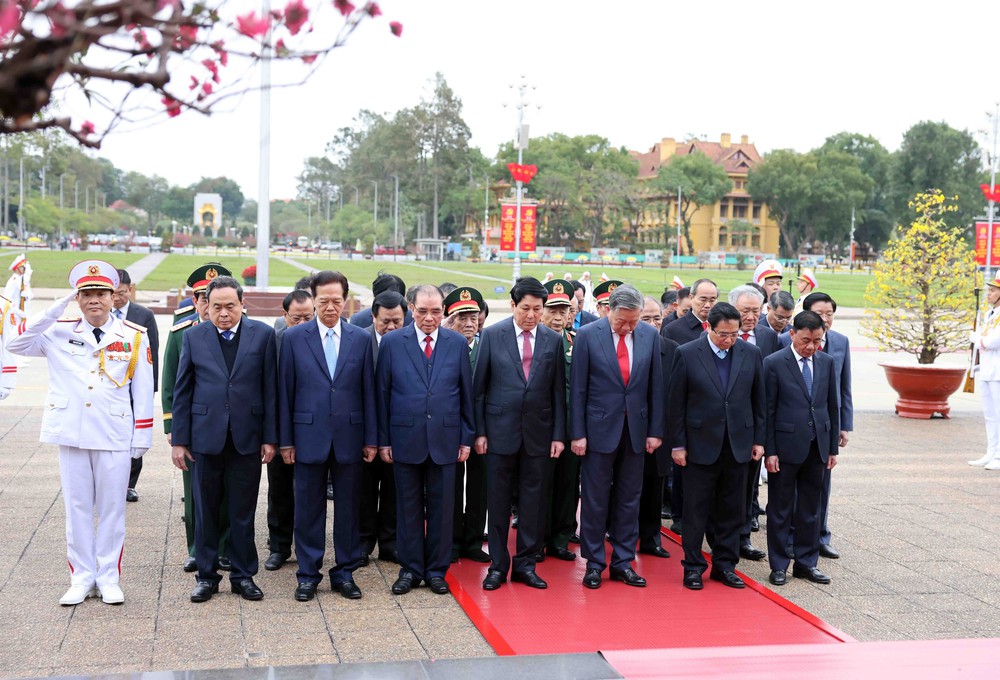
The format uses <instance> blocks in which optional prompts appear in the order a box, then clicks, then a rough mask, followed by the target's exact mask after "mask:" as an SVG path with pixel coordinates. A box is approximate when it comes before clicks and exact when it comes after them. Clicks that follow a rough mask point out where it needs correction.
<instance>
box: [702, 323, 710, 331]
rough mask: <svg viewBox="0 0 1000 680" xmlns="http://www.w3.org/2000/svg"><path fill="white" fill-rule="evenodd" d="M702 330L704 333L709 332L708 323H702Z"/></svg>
mask: <svg viewBox="0 0 1000 680" xmlns="http://www.w3.org/2000/svg"><path fill="white" fill-rule="evenodd" d="M701 330H703V331H707V330H708V322H707V321H702V322H701Z"/></svg>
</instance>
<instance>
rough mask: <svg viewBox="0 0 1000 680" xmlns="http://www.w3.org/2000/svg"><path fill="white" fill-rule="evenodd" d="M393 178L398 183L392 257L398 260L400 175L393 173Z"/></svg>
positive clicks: (393, 207) (393, 201)
mask: <svg viewBox="0 0 1000 680" xmlns="http://www.w3.org/2000/svg"><path fill="white" fill-rule="evenodd" d="M392 179H393V180H394V181H395V183H396V189H395V195H394V197H393V200H392V209H393V212H394V213H395V215H394V217H393V221H394V222H395V226H394V227H393V233H392V259H393V261H394V262H395V261H396V254H397V251H398V250H399V175H393V176H392Z"/></svg>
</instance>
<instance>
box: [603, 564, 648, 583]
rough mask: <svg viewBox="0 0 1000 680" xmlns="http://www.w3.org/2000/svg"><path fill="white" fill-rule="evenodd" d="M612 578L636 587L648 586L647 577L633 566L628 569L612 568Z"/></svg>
mask: <svg viewBox="0 0 1000 680" xmlns="http://www.w3.org/2000/svg"><path fill="white" fill-rule="evenodd" d="M611 580H612V581H621V582H622V583H624V584H625V585H627V586H635V587H636V588H645V587H646V579H644V578H643V577H641V576H639V574H637V573H635V569H633V568H631V567H629V568H628V569H612V570H611Z"/></svg>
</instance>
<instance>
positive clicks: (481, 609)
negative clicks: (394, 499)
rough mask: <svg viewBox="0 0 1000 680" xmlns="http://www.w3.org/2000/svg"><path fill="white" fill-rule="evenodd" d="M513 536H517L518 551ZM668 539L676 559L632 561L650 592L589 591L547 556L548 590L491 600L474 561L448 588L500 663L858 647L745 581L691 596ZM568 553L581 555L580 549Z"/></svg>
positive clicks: (572, 570) (454, 570)
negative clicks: (520, 657)
mask: <svg viewBox="0 0 1000 680" xmlns="http://www.w3.org/2000/svg"><path fill="white" fill-rule="evenodd" d="M515 534H516V532H514V531H512V532H511V543H512V545H511V548H512V552H513V541H514V535H515ZM665 538H668V539H671V540H665V541H664V547H666V548H667V550H669V551H670V553H671V557H670V559H667V560H664V559H659V558H655V557H646V556H639V557H638V559H637V560H636V571H638V572H639V573H640V574H641V575H642V576H643V577H645V578H646V580H647V581H648V583H649V585H648V586H647V587H646V588H633V587H629V586H626V585H624V584H623V583H618V582H614V581H609V580H608V579H607V575H608V572H607V571H605V572H604V576H605V580H604V584H603V585H602V586H601V588H600V589H599V590H588V589H587V588H584V587H583V584H582V583H581V580H582V579H583V573H584V571H585V568H586V562H585V561H584V560H583V559H582V558H578V559H577V560H576V561H575V562H562V561H560V560H556V559H553V558H549V559H547V560H545V562H543V563H542V564H540V565H538V569H537V571H538V575H539V576H541V577H542V578H544V579H545V580H546V581H548V584H549V587H548V589H547V590H535V589H533V588H528V587H527V586H525V585H522V584H520V583H513V584H512V583H509V582H508V583H506V584H504V586H503V587H502V588H500V590H495V591H493V592H486V591H484V590H483V588H482V581H483V577H484V576H485V575H486V571H487V568H488V565H484V564H478V563H476V562H472V561H469V560H461V561H459V562H458V563H456V564H453V565H452V566H451V569H450V570H449V572H448V582H449V583H450V584H451V588H452V592H453V593H454V594H455V598H456V599H457V600H458V602H459V604H460V605H461V606H462V608H463V609H464V610H465V612H466V613H467V614H468V615H469V618H470V619H472V621H473V623H474V624H475V625H476V627H477V628H478V629H479V631H480V632H481V633H482V634H483V636H484V637H485V638H486V640H487V642H489V643H490V645H491V646H492V647H493V649H494V650H495V651H496V652H497V653H498V654H502V655H505V654H562V653H574V652H594V651H604V650H626V649H629V650H635V649H640V650H641V649H661V648H671V647H725V646H732V645H779V644H780V645H788V644H828V643H835V642H845V641H852V638H850V637H849V636H848V635H846V634H844V633H842V632H840V631H838V630H837V629H835V628H833V627H832V626H829V625H827V624H826V623H824V622H823V621H820V620H819V619H817V618H816V617H815V616H813V615H812V614H810V613H808V612H806V611H804V610H802V609H800V608H799V607H797V606H795V605H794V604H792V603H791V602H788V601H787V600H785V599H784V598H782V597H780V596H778V595H775V594H774V593H772V592H771V591H770V590H768V589H767V588H764V587H763V586H761V585H759V584H758V583H755V582H753V581H751V580H750V579H749V578H747V577H745V576H744V577H743V578H744V580H745V581H746V582H747V586H748V587H747V588H746V589H745V590H734V589H732V588H727V587H725V586H723V585H722V584H721V583H718V582H716V581H711V580H709V579H707V578H706V579H705V589H704V590H702V591H699V592H694V591H690V590H687V589H685V588H684V587H683V586H682V585H681V577H682V572H683V570H682V569H681V564H680V555H681V547H680V546H679V545H677V544H676V543H675V542H672V535H666V536H665ZM570 547H571V548H574V550H575V551H577V552H578V548H579V546H574V545H572V544H571V545H570ZM706 577H707V573H706ZM699 675H702V674H701V673H699ZM640 677H641V676H640Z"/></svg>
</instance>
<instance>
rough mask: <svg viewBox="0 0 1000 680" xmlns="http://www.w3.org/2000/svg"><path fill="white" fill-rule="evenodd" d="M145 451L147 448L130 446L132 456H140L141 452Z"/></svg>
mask: <svg viewBox="0 0 1000 680" xmlns="http://www.w3.org/2000/svg"><path fill="white" fill-rule="evenodd" d="M146 451H149V449H142V448H136V447H134V446H133V447H132V457H133V458H142V456H143V454H144V453H146Z"/></svg>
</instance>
